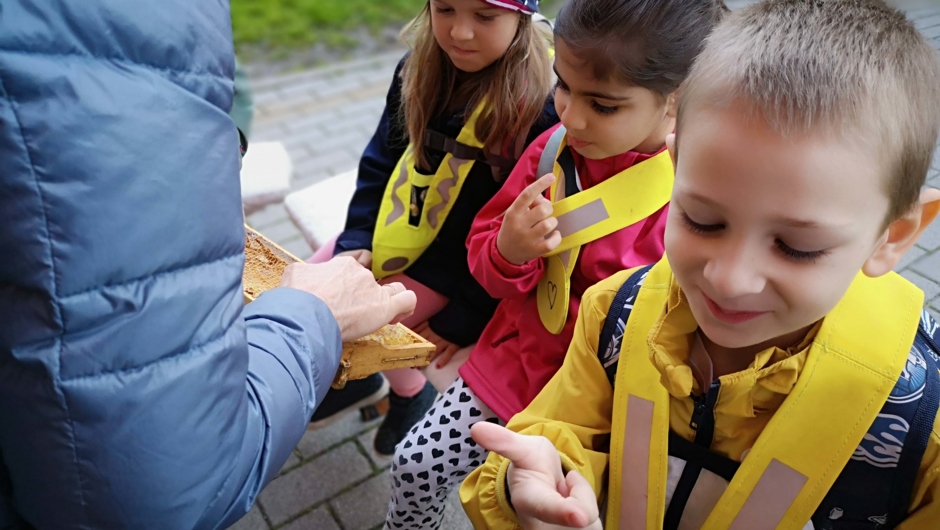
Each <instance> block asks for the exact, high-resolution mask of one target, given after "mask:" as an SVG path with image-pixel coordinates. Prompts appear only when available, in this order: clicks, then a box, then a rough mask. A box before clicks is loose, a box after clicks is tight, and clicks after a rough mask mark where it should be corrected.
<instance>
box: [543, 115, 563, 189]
mask: <svg viewBox="0 0 940 530" xmlns="http://www.w3.org/2000/svg"><path fill="white" fill-rule="evenodd" d="M566 132H567V130H566V129H565V126H564V125H559V126H558V128H557V129H555V132H553V133H552V135H551V136H549V137H548V143H546V144H545V149H543V150H542V156H540V157H539V168H538V173H536V174H535V178H536V179H540V178H542V175H547V174H549V173H552V172H553V171H554V170H555V157H556V156H557V155H558V147H559V146H560V145H561V141H562V140H563V139H564V138H565V133H566Z"/></svg>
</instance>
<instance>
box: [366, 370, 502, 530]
mask: <svg viewBox="0 0 940 530" xmlns="http://www.w3.org/2000/svg"><path fill="white" fill-rule="evenodd" d="M478 421H490V422H493V423H498V424H500V425H505V423H503V422H502V421H500V419H499V417H497V416H496V414H495V413H494V412H493V411H492V410H490V408H489V407H487V406H486V405H485V404H483V402H482V401H480V399H479V398H478V397H477V396H476V395H475V394H474V393H473V391H471V390H470V388H469V387H468V386H467V383H465V382H464V380H463V378H460V377H458V378H457V381H455V382H454V384H453V385H451V386H450V388H448V389H447V390H446V391H445V392H444V393H443V394H442V395H441V396H440V397H439V398H438V399H437V401H436V402H435V403H434V406H433V407H431V410H429V411H428V413H427V414H425V415H424V418H422V419H421V421H419V422H418V423H417V424H416V425H415V426H414V427H413V428H412V429H411V431H409V432H408V436H406V437H405V439H404V440H402V441H401V443H399V444H398V447H396V448H395V457H394V459H393V460H392V498H391V500H390V501H389V503H388V515H387V516H386V517H385V528H387V529H391V530H399V529H402V528H408V529H418V528H422V529H424V528H435V529H436V528H440V526H441V521H442V520H443V518H444V506H445V505H444V501H445V500H446V499H447V495H448V494H449V493H450V491H451V490H452V489H454V486H457V485H459V484H460V483H461V482H463V479H464V477H466V476H467V475H469V474H470V472H471V471H473V470H474V469H476V468H477V467H479V466H480V465H482V464H483V462H484V461H485V460H486V455H487V451H486V450H485V449H483V448H482V447H480V446H479V445H477V444H476V442H474V441H473V438H471V437H470V427H471V426H472V425H473V424H474V423H476V422H478Z"/></svg>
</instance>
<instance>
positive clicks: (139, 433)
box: [0, 0, 341, 530]
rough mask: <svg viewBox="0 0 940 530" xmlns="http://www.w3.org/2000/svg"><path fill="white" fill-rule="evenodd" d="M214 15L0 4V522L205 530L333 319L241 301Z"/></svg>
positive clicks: (220, 524) (221, 43)
mask: <svg viewBox="0 0 940 530" xmlns="http://www.w3.org/2000/svg"><path fill="white" fill-rule="evenodd" d="M233 66H234V58H233V53H232V39H231V28H230V18H229V11H228V2H226V1H224V0H202V1H200V0H159V1H131V0H2V1H0V528H4V529H5V528H31V527H34V528H40V529H55V530H59V529H68V528H82V529H118V528H133V529H147V528H154V529H172V530H180V529H189V528H200V529H202V528H206V529H209V528H224V527H226V526H228V525H230V524H232V523H234V522H235V521H236V520H237V519H238V518H239V517H240V516H241V515H243V514H244V513H245V512H247V511H248V509H249V508H250V506H251V504H252V502H253V501H254V499H255V497H256V496H257V494H258V492H259V491H260V489H261V488H262V487H263V486H264V485H265V484H266V483H267V482H268V481H270V480H271V479H272V478H273V477H274V476H275V475H276V473H277V472H278V470H279V469H280V467H281V465H282V464H283V463H284V461H285V460H286V459H287V457H288V456H289V454H290V451H291V449H292V448H293V447H294V446H295V444H296V443H297V441H298V440H299V439H300V437H301V436H302V435H303V433H304V431H305V427H306V424H307V421H308V419H309V417H310V415H311V413H312V412H313V409H314V408H315V405H316V403H317V401H318V400H319V399H320V398H322V396H323V395H324V394H325V393H326V390H327V389H328V387H329V383H330V381H331V379H332V377H333V375H334V374H335V371H336V366H337V364H338V362H339V355H340V349H341V344H340V335H339V329H338V327H337V324H336V321H335V320H334V319H333V318H332V316H331V315H330V313H329V311H328V310H327V308H326V307H325V305H324V304H323V303H322V302H320V301H319V300H318V299H317V298H315V297H314V296H312V295H310V294H307V293H304V292H301V291H297V290H293V289H288V288H281V289H276V290H274V291H271V292H269V293H267V294H265V295H263V296H261V297H260V299H259V300H258V301H257V302H254V303H252V304H251V305H249V306H247V307H246V306H244V305H243V302H242V294H241V269H242V265H243V254H242V252H243V245H244V230H243V224H242V223H243V221H242V211H241V205H240V192H239V180H238V167H239V160H238V157H239V149H238V136H237V132H236V129H235V126H234V125H233V124H232V121H231V120H230V119H229V117H228V115H227V111H228V110H229V107H230V106H231V101H232V75H233Z"/></svg>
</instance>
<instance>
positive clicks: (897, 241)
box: [862, 188, 940, 278]
mask: <svg viewBox="0 0 940 530" xmlns="http://www.w3.org/2000/svg"><path fill="white" fill-rule="evenodd" d="M937 214H940V190H938V189H933V188H928V189H925V190H923V191H921V192H920V200H918V201H917V205H916V206H915V207H914V208H913V209H912V210H911V211H910V213H908V214H907V215H905V216H904V217H901V218H900V219H898V220H896V221H894V222H892V223H891V224H890V225H888V228H887V229H886V230H885V233H884V235H882V236H881V240H880V241H879V244H878V247H877V248H876V249H875V252H874V253H873V254H872V255H871V256H870V257H869V258H868V260H867V261H866V262H865V264H864V265H863V266H862V272H863V273H865V275H866V276H869V277H871V278H876V277H878V276H881V275H883V274H887V273H889V272H891V271H892V270H894V268H895V267H897V265H898V262H900V261H901V258H903V257H904V254H907V251H908V250H910V249H911V247H913V246H914V243H916V242H917V239H918V238H919V237H920V235H921V234H922V233H923V232H924V230H926V229H927V227H928V226H930V223H931V222H933V220H934V219H935V218H936V217H937Z"/></svg>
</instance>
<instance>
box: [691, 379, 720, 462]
mask: <svg viewBox="0 0 940 530" xmlns="http://www.w3.org/2000/svg"><path fill="white" fill-rule="evenodd" d="M720 390H721V381H719V380H718V379H715V380H714V381H712V384H711V385H709V386H708V391H707V392H706V393H705V394H704V395H701V396H696V395H695V394H692V395H691V397H692V401H693V402H695V406H694V408H693V409H692V419H691V420H690V421H689V427H692V428H693V429H695V443H696V444H698V445H701V446H703V447H706V448H707V447H711V445H712V438H714V437H715V404H716V403H717V402H718V392H719V391H720Z"/></svg>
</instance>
